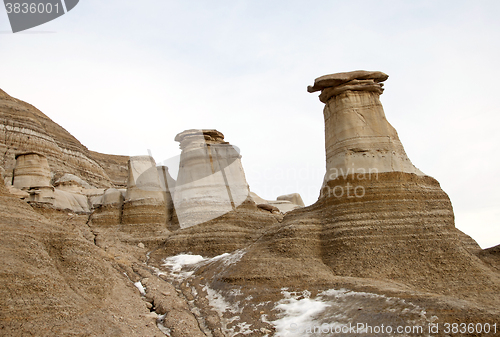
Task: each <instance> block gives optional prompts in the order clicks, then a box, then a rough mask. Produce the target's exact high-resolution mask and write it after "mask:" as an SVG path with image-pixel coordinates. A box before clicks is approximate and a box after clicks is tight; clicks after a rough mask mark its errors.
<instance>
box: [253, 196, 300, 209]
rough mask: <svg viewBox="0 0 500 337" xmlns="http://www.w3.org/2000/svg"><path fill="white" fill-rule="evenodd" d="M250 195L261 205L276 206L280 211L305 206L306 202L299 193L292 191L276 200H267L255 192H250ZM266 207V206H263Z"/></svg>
mask: <svg viewBox="0 0 500 337" xmlns="http://www.w3.org/2000/svg"><path fill="white" fill-rule="evenodd" d="M250 197H251V198H252V200H253V201H254V202H255V203H256V204H257V206H259V205H267V206H269V207H270V208H269V209H272V208H276V209H277V210H278V212H280V213H283V214H285V213H287V212H290V211H293V210H294V209H297V208H301V207H304V202H303V201H302V197H301V196H300V194H299V193H292V194H287V195H281V196H279V197H277V198H276V200H265V199H262V198H261V197H259V196H258V195H257V194H255V193H254V192H250ZM263 209H265V208H263Z"/></svg>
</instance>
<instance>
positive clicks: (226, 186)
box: [174, 130, 250, 228]
mask: <svg viewBox="0 0 500 337" xmlns="http://www.w3.org/2000/svg"><path fill="white" fill-rule="evenodd" d="M175 140H176V141H177V142H179V143H180V148H181V150H182V153H181V160H180V167H179V175H178V178H177V182H176V185H175V192H174V205H175V210H176V213H177V218H178V221H179V224H180V227H181V228H187V227H191V226H194V225H197V224H200V223H203V222H206V221H209V220H211V219H215V218H217V217H219V216H222V215H224V214H226V213H229V212H230V211H233V210H235V209H236V207H238V206H239V205H241V204H242V203H243V202H244V201H245V200H246V199H247V198H248V196H249V193H250V190H249V187H248V183H247V181H246V178H245V173H244V171H243V167H242V166H241V160H240V158H241V156H240V154H239V153H238V151H237V150H236V149H235V148H234V147H233V146H232V145H230V144H229V143H228V142H225V141H224V135H223V134H222V133H221V132H219V131H217V130H186V131H184V132H181V133H179V134H178V135H177V136H176V137H175Z"/></svg>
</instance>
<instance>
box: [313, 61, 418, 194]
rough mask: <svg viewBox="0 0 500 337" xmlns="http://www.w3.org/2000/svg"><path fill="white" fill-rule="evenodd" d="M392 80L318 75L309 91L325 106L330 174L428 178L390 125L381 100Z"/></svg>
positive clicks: (372, 74)
mask: <svg viewBox="0 0 500 337" xmlns="http://www.w3.org/2000/svg"><path fill="white" fill-rule="evenodd" d="M388 77H389V76H388V75H386V74H384V73H382V72H380V71H362V70H358V71H352V72H347V73H337V74H332V75H325V76H321V77H318V78H317V79H316V80H315V81H314V85H313V86H309V87H308V88H307V90H308V91H309V92H315V91H321V94H320V95H319V99H320V101H321V102H323V103H325V108H324V110H323V114H324V118H325V151H326V175H325V180H324V184H326V183H327V182H328V181H330V180H335V179H336V178H337V177H339V176H342V175H344V176H345V175H350V174H368V173H370V172H372V173H374V172H378V173H382V172H406V173H415V174H417V175H424V174H423V173H422V172H421V171H420V170H419V169H417V168H416V167H415V166H413V164H412V163H411V161H410V159H409V158H408V157H407V155H406V153H405V150H404V148H403V145H402V144H401V141H400V140H399V137H398V133H397V132H396V129H394V128H393V127H392V125H391V124H389V122H388V121H387V119H386V117H385V113H384V109H383V107H382V104H381V103H380V100H379V96H380V94H382V92H383V90H384V89H383V88H382V87H383V83H382V82H383V81H385V80H386V79H387V78H388Z"/></svg>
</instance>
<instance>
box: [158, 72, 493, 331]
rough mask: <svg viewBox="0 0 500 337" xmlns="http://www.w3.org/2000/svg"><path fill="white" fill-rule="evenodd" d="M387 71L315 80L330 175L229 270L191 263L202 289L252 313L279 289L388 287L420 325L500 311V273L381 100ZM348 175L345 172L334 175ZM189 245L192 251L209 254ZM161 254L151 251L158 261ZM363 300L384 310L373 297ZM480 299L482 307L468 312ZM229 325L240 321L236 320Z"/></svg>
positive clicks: (217, 265)
mask: <svg viewBox="0 0 500 337" xmlns="http://www.w3.org/2000/svg"><path fill="white" fill-rule="evenodd" d="M386 78H387V75H385V74H382V73H380V72H365V71H358V72H353V73H343V74H334V75H327V76H323V77H321V78H319V79H317V80H316V84H315V86H313V87H312V88H310V91H314V90H321V91H322V93H321V95H320V99H321V100H322V101H323V102H324V103H325V104H326V107H325V133H326V137H325V138H326V139H325V149H326V159H327V160H326V167H327V170H328V171H327V175H326V177H325V182H324V185H323V187H322V191H321V195H320V198H319V200H318V201H317V202H316V203H315V204H314V205H312V206H309V207H305V208H301V209H298V210H295V211H293V212H290V213H288V214H286V215H285V217H284V218H283V220H282V221H281V222H276V223H274V224H271V225H270V226H268V227H266V228H264V229H262V230H261V231H260V233H262V234H261V236H260V237H259V238H258V239H257V240H252V241H250V242H251V244H247V245H246V246H245V247H244V248H242V249H241V251H237V252H234V253H233V254H236V255H237V256H238V258H237V259H236V261H235V262H234V261H233V263H232V265H231V267H229V268H225V267H224V264H225V263H227V262H226V261H223V259H218V260H216V261H214V262H211V263H210V265H208V266H204V267H202V268H199V269H195V271H196V277H194V278H193V279H192V280H190V282H194V283H195V284H198V283H197V282H199V284H200V288H196V289H200V293H201V291H202V289H207V288H213V289H217V291H218V294H219V295H218V296H221V297H223V298H225V299H226V300H228V301H231V302H232V303H243V302H245V301H246V300H245V299H246V298H251V301H250V303H248V304H247V305H243V306H244V307H243V308H240V311H239V317H240V318H241V317H245V316H246V317H248V318H246V319H248V320H251V318H250V317H251V316H252V313H253V312H254V310H255V309H254V308H253V307H252V303H253V306H256V305H257V304H256V303H261V302H264V301H266V300H269V299H273V298H280V295H281V294H280V289H282V288H283V287H288V289H294V290H295V291H298V289H300V290H304V289H305V290H307V291H311V292H317V293H320V292H321V291H325V290H326V289H338V288H343V287H347V288H348V289H355V290H357V291H367V290H369V291H372V292H376V293H383V294H384V293H385V294H387V293H390V294H392V295H394V296H400V298H404V299H405V301H417V302H418V303H420V304H421V305H424V306H425V307H426V313H427V314H428V315H429V316H428V317H426V316H425V314H422V315H421V317H424V321H425V322H426V323H424V324H429V323H430V322H431V321H432V319H431V317H430V315H435V316H436V317H439V320H440V322H446V321H451V320H455V321H460V322H473V321H479V320H484V319H492V318H493V317H494V316H495V315H497V314H498V310H497V309H494V308H495V307H496V306H498V305H500V298H499V297H498V293H499V291H500V274H498V272H496V271H495V270H494V269H492V268H491V267H490V266H488V265H487V264H485V263H484V262H483V261H481V260H480V259H479V258H478V256H477V255H476V254H477V249H476V247H477V246H475V245H474V244H473V243H472V241H473V240H472V239H470V238H467V236H466V235H465V234H463V233H461V232H460V231H459V230H458V229H456V228H455V226H454V216H453V209H452V206H451V202H450V200H449V198H448V196H447V195H446V193H445V192H444V191H443V190H442V189H441V187H440V185H439V183H438V182H437V181H436V180H435V179H434V178H432V177H429V176H427V175H424V174H423V173H422V172H420V171H419V170H418V169H416V168H415V167H414V166H413V164H411V162H410V160H409V159H408V157H407V156H406V154H405V152H404V149H403V146H402V145H401V142H400V141H399V139H398V136H397V133H396V131H395V130H394V129H393V128H392V127H391V126H390V124H389V123H388V122H387V121H386V119H385V116H384V113H383V109H382V106H381V105H380V102H379V100H378V95H379V94H380V93H381V92H382V88H381V84H380V82H381V81H383V80H385V79H386ZM370 168H371V169H374V170H371V171H370ZM342 170H344V172H345V173H346V172H349V174H345V176H344V175H343V174H337V175H334V176H332V175H331V173H332V172H335V171H338V172H341V171H342ZM352 170H354V174H352V172H353V171H352ZM328 173H330V174H328ZM190 229H192V232H191V233H190V234H191V235H199V234H201V233H202V228H200V227H198V226H197V227H192V228H190ZM168 244H169V241H167V243H166V245H168ZM185 244H186V245H187V246H189V247H190V251H191V252H193V253H199V254H202V255H204V256H206V255H208V254H207V253H209V252H207V251H206V249H204V248H203V247H202V246H198V245H189V242H188V241H186V242H185ZM225 248H229V247H225ZM166 251H167V250H159V251H157V252H155V253H154V254H152V261H153V263H154V262H155V261H158V260H161V257H162V256H163V257H164V255H162V254H163V253H165V252H166ZM178 251H179V250H178ZM495 253H496V252H494V253H490V252H488V253H484V254H483V255H484V256H483V259H484V260H485V261H487V262H488V263H490V264H491V265H492V266H495V265H496V254H495ZM209 256H210V255H209ZM212 256H213V255H212ZM204 280H206V281H204ZM430 293H432V295H429V294H430ZM235 294H236V295H235ZM365 294H366V293H365ZM494 294H496V295H494ZM359 303H360V304H359V305H360V306H361V307H364V306H366V309H368V310H374V311H372V312H380V311H378V310H380V308H379V307H375V308H372V309H370V306H369V304H368V302H367V301H362V302H359ZM479 303H480V304H479ZM476 305H479V306H480V307H481V308H482V309H481V310H477V309H473V308H475V307H476ZM362 309H363V310H364V309H365V308H362ZM362 309H359V310H362ZM405 312H406V313H407V312H408V311H407V310H406V309H403V310H402V311H401V312H399V311H392V314H389V313H387V316H384V317H383V318H380V319H379V323H381V322H382V323H384V324H386V323H389V324H391V323H390V322H391V321H393V320H394V319H399V320H402V321H404V322H410V321H411V320H412V318H411V317H409V316H407V315H406V314H405ZM391 315H395V316H391ZM396 317H397V318H396ZM436 317H435V318H433V319H434V320H436V319H437V318H436ZM357 318H360V316H357ZM364 319H368V318H364ZM228 322H229V320H228ZM252 322H255V323H256V324H260V322H259V323H257V322H256V321H252ZM345 323H346V324H347V321H346V322H345ZM228 324H232V326H233V327H234V328H236V324H239V323H238V321H236V320H234V321H233V323H228Z"/></svg>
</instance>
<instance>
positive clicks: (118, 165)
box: [0, 89, 126, 187]
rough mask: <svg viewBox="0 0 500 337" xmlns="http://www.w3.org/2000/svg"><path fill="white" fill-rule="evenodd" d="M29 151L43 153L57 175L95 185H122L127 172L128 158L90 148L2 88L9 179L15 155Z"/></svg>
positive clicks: (2, 151) (1, 150)
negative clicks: (93, 150) (69, 176)
mask: <svg viewBox="0 0 500 337" xmlns="http://www.w3.org/2000/svg"><path fill="white" fill-rule="evenodd" d="M27 152H37V153H40V154H43V155H44V156H45V157H46V158H47V160H48V163H49V165H50V167H51V168H52V173H53V174H54V177H55V178H59V177H60V176H62V175H63V174H64V173H71V174H74V175H76V176H78V177H80V178H82V179H84V180H85V181H87V182H89V183H90V184H91V185H92V186H94V187H111V186H113V182H116V183H117V184H120V183H121V182H122V180H123V178H122V177H123V175H124V172H123V171H124V170H125V171H126V167H124V165H126V160H125V161H124V159H123V158H124V157H122V156H108V155H105V154H99V153H96V152H91V151H89V150H88V149H87V148H86V147H85V146H83V145H82V144H81V143H80V142H79V141H78V140H77V139H76V138H75V137H73V136H72V135H71V134H70V133H69V132H68V131H66V130H65V129H63V128H62V127H61V126H59V125H58V124H56V123H54V122H53V121H52V120H51V119H50V118H48V117H47V116H46V115H45V114H43V113H42V112H41V111H40V110H38V109H37V108H35V107H34V106H32V105H31V104H28V103H26V102H23V101H21V100H19V99H16V98H13V97H11V96H9V95H8V94H7V93H5V92H4V91H3V90H1V89H0V165H1V166H2V167H3V168H4V169H5V170H6V172H7V173H6V174H5V176H6V178H11V177H12V170H13V169H14V166H15V161H16V160H15V155H16V154H17V153H27ZM94 156H96V157H98V158H97V159H95V158H94ZM125 158H126V157H125ZM99 162H102V163H103V166H104V167H105V168H106V169H104V168H103V166H101V165H100V163H99ZM106 170H108V171H106ZM125 175H126V172H125ZM110 177H112V178H110Z"/></svg>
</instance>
